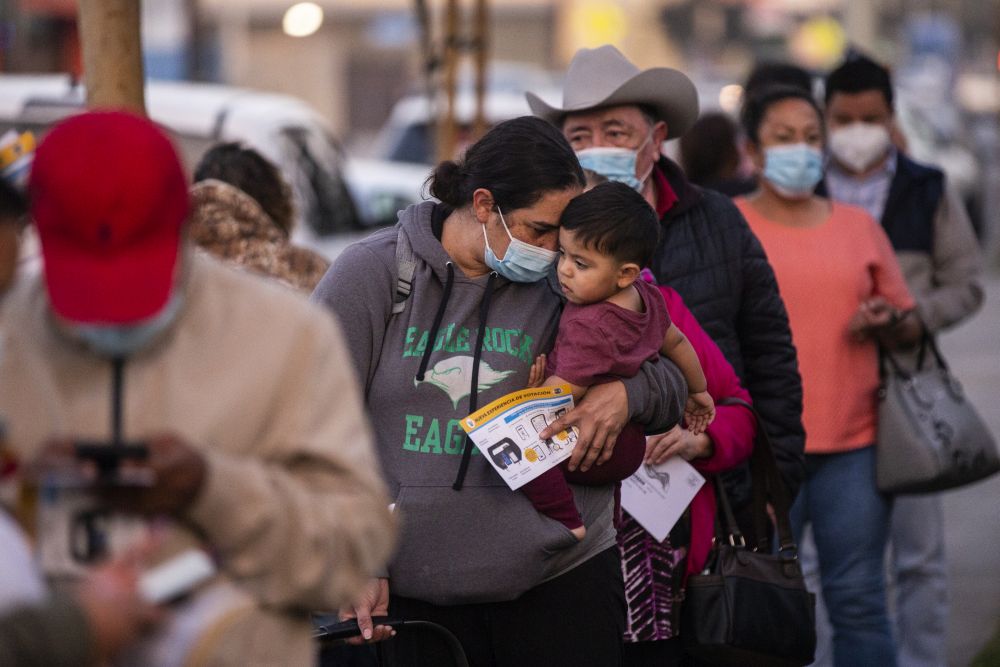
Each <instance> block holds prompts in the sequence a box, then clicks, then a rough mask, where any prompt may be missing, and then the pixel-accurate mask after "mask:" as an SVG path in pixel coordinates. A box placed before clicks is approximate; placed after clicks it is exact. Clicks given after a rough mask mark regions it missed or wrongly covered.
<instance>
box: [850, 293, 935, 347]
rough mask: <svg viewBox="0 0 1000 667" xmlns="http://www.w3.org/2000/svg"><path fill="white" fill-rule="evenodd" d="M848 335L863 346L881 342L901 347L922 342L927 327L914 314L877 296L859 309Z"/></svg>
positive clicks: (889, 345)
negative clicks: (873, 341) (921, 338)
mask: <svg viewBox="0 0 1000 667" xmlns="http://www.w3.org/2000/svg"><path fill="white" fill-rule="evenodd" d="M848 331H850V333H851V335H852V336H853V337H854V339H855V340H857V341H859V342H863V341H866V340H868V339H870V338H877V339H878V341H879V342H880V343H882V344H883V345H886V346H888V347H898V346H901V345H908V344H911V343H914V342H916V341H917V340H919V339H920V336H921V334H922V333H923V325H922V324H921V323H920V318H919V317H917V314H916V313H915V312H914V311H912V310H911V311H907V312H904V311H901V310H899V309H898V308H896V307H895V306H893V305H892V304H890V303H889V302H888V301H886V300H885V299H883V298H882V297H880V296H876V297H872V298H871V299H868V300H867V301H865V302H864V303H862V304H861V305H860V306H858V310H857V311H856V312H855V313H854V316H853V317H852V318H851V321H850V323H849V324H848Z"/></svg>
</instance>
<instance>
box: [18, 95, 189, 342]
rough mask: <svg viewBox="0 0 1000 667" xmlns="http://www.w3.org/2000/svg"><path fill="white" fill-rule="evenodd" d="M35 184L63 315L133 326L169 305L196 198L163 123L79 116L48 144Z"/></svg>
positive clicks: (34, 201) (39, 154) (45, 252)
mask: <svg viewBox="0 0 1000 667" xmlns="http://www.w3.org/2000/svg"><path fill="white" fill-rule="evenodd" d="M28 188H29V193H30V196H31V212H32V217H33V219H34V222H35V226H36V227H37V228H38V237H39V240H40V241H41V245H42V256H43V258H44V260H45V284H46V287H47V289H48V293H49V301H50V303H51V306H52V310H53V311H55V313H56V314H57V315H59V316H60V317H63V318H65V319H67V320H70V321H73V322H80V323H88V324H128V323H134V322H139V321H141V320H144V319H147V318H149V317H152V316H153V315H156V314H157V313H158V312H159V311H160V310H162V309H163V307H164V306H165V305H166V304H167V301H168V300H169V298H170V294H171V292H172V290H173V288H174V283H175V277H176V276H175V274H176V268H177V261H178V256H179V252H180V243H181V230H182V228H183V226H184V224H185V221H186V219H187V215H188V193H187V182H186V180H185V177H184V170H183V168H182V167H181V163H180V160H179V159H178V157H177V153H176V151H175V150H174V147H173V145H172V144H171V142H170V139H168V138H167V136H166V135H165V134H164V133H163V132H162V131H161V130H160V129H159V128H157V127H156V125H154V124H153V123H152V122H150V121H149V120H147V119H146V118H143V117H141V116H137V115H134V114H131V113H128V112H124V111H96V112H89V113H84V114H80V115H78V116H73V117H72V118H70V119H68V120H66V121H64V122H62V123H60V124H58V125H56V126H55V127H54V128H53V129H52V130H51V131H50V132H49V133H48V135H47V136H46V137H45V139H44V140H43V141H42V143H41V144H40V145H39V147H38V150H37V151H36V153H35V162H34V165H33V167H32V170H31V180H30V183H29V186H28Z"/></svg>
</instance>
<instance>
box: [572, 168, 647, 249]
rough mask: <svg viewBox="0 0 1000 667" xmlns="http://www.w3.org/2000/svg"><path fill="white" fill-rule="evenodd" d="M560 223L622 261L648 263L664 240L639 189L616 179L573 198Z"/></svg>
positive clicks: (588, 244)
mask: <svg viewBox="0 0 1000 667" xmlns="http://www.w3.org/2000/svg"><path fill="white" fill-rule="evenodd" d="M559 224H560V226H561V227H562V228H563V229H567V230H570V231H572V232H573V234H574V235H575V236H576V238H577V240H578V241H579V242H580V243H582V244H583V245H585V246H587V247H588V248H593V249H595V250H597V251H598V252H600V253H602V254H605V255H610V256H611V257H614V258H615V260H617V261H619V262H635V263H636V264H638V265H639V266H646V265H647V264H649V260H650V259H652V257H653V252H654V251H655V250H656V244H657V243H658V242H659V240H660V222H659V220H657V219H656V213H655V212H654V211H653V208H652V207H651V206H650V205H649V203H648V202H647V201H646V200H645V199H644V198H643V196H642V195H640V194H639V193H638V192H636V191H635V190H633V189H632V188H630V187H629V186H627V185H625V184H624V183H618V182H616V181H610V182H608V183H601V184H599V185H596V186H594V188H593V189H591V190H588V191H587V192H584V193H583V194H582V195H580V196H579V197H575V198H573V200H572V201H570V203H569V206H567V207H566V209H565V210H564V211H563V214H562V217H561V218H560V219H559Z"/></svg>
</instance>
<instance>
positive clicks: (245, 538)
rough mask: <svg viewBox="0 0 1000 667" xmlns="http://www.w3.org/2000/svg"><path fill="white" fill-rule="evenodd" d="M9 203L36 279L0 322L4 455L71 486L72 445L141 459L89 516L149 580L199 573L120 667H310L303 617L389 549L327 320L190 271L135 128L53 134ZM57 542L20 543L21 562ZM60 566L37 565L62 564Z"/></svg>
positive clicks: (166, 154) (204, 263)
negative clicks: (123, 527)
mask: <svg viewBox="0 0 1000 667" xmlns="http://www.w3.org/2000/svg"><path fill="white" fill-rule="evenodd" d="M95 156H101V158H102V161H101V164H100V165H99V168H98V167H97V166H96V165H95V164H94V161H93V160H94V157H95ZM29 192H30V197H31V216H32V221H33V222H34V224H35V226H36V227H37V229H38V234H39V238H40V240H41V247H42V252H43V255H44V259H45V265H44V274H42V275H36V276H28V277H26V278H25V279H24V280H20V281H18V283H17V285H16V286H15V288H14V289H13V290H12V291H11V292H10V294H9V295H8V297H7V298H6V299H5V301H4V304H3V312H2V319H0V325H2V327H3V331H4V335H5V338H4V347H3V356H2V359H0V379H2V382H0V415H2V416H3V418H4V420H5V422H6V427H7V429H6V434H7V439H8V443H9V446H10V448H11V449H12V451H13V453H14V454H15V455H16V456H17V457H18V459H19V460H20V461H29V462H31V461H37V465H39V466H41V467H45V466H46V465H47V464H48V465H50V466H52V467H53V468H54V467H55V466H56V465H58V466H60V467H59V468H58V471H59V472H71V473H74V474H75V475H77V476H78V477H79V476H85V475H86V474H87V471H88V469H89V470H92V468H90V466H89V465H88V463H89V462H84V461H81V460H80V459H79V458H78V456H76V448H75V443H77V442H79V441H80V440H81V439H82V440H86V441H89V442H96V443H108V447H111V446H116V445H119V444H121V442H122V441H124V440H127V441H129V442H140V443H142V444H143V445H144V447H145V451H146V456H145V458H144V459H143V460H142V461H141V463H140V462H129V463H127V464H125V465H127V466H128V469H135V470H138V471H139V472H143V471H144V472H146V473H147V477H148V480H149V483H148V484H147V485H145V486H135V485H133V486H112V487H110V488H106V490H104V491H102V495H101V498H103V500H104V502H105V503H106V509H109V510H110V511H112V515H111V516H112V517H113V516H114V515H130V516H133V517H141V519H143V520H145V522H146V525H151V524H152V523H155V524H157V525H158V526H159V525H161V524H162V530H163V540H162V544H161V545H160V547H159V548H158V549H157V552H156V554H154V557H153V559H152V563H153V564H154V565H155V564H158V563H159V562H162V560H164V559H165V558H167V557H168V556H169V555H173V554H176V553H178V552H179V551H181V550H184V549H188V548H202V549H205V550H208V551H210V552H211V553H212V555H213V556H214V557H215V559H216V562H217V567H218V570H219V573H220V574H219V576H218V577H216V578H215V580H214V581H213V582H211V583H209V584H207V585H206V587H204V588H203V589H202V590H200V591H199V592H198V593H196V594H195V595H193V596H192V597H191V598H190V599H189V600H188V601H187V602H185V603H183V606H182V607H179V608H177V609H175V613H173V614H171V617H170V618H169V619H168V620H167V622H166V624H165V625H164V626H163V627H162V628H161V631H160V632H158V633H157V634H156V635H154V636H152V637H150V638H149V640H148V641H146V642H143V643H142V644H140V645H138V646H136V647H133V648H132V649H131V651H130V652H129V654H128V655H127V656H126V657H125V658H123V660H124V662H125V663H126V664H144V665H145V664H148V665H154V664H159V663H158V660H157V659H156V658H155V656H156V655H157V654H158V653H160V655H161V658H162V654H163V653H166V654H167V655H168V656H169V657H170V659H171V660H181V659H183V656H185V655H188V654H189V653H190V652H191V651H194V650H195V649H197V652H198V654H199V655H200V656H202V657H204V659H205V660H206V661H207V662H208V663H209V664H283V665H311V664H312V663H313V662H314V654H315V647H314V646H313V641H312V629H311V625H310V623H309V619H308V616H307V613H306V612H307V611H308V610H313V609H315V610H321V609H329V608H336V607H337V606H339V605H340V604H341V603H343V602H344V601H345V600H347V599H350V598H352V597H353V596H354V595H356V594H357V592H358V591H359V590H360V589H361V588H362V586H363V584H364V582H365V581H367V578H368V577H369V576H370V574H371V572H372V570H373V569H374V568H377V567H379V565H380V564H381V563H382V562H383V561H384V559H385V558H386V557H387V556H388V553H389V550H390V548H391V546H392V541H393V540H392V536H393V530H392V525H393V522H392V517H391V516H390V514H389V511H388V509H387V500H386V498H385V495H384V487H383V486H382V484H381V482H380V480H379V479H378V471H377V463H376V461H375V458H374V455H373V451H372V448H371V436H370V427H369V425H368V423H367V421H366V419H365V416H364V411H363V407H362V404H361V399H360V395H359V391H358V389H357V385H356V381H355V379H354V376H353V374H352V372H351V370H350V364H349V362H348V361H347V358H346V352H345V348H344V342H343V338H342V336H341V334H340V331H339V329H338V327H337V325H336V323H335V321H334V320H333V319H332V318H330V317H329V316H328V314H326V313H323V312H322V311H320V310H318V309H316V308H315V307H313V306H311V305H310V304H309V303H308V302H307V301H306V299H305V298H303V297H301V296H299V295H297V294H294V293H293V292H291V291H290V290H287V289H284V288H281V287H278V286H275V285H273V284H269V283H268V282H267V281H265V280H263V279H261V278H258V277H256V276H252V275H249V274H246V273H243V272H237V271H234V270H232V269H231V268H228V267H226V266H223V265H222V264H221V263H219V262H218V261H216V260H215V259H213V258H211V257H208V256H206V255H204V254H195V253H193V252H192V250H191V247H190V246H189V245H188V244H187V243H186V241H185V226H186V220H187V216H188V212H189V208H188V194H187V185H186V183H185V179H184V174H183V170H182V168H181V165H180V162H179V159H178V157H177V154H176V152H175V151H174V148H173V146H172V145H171V144H170V141H169V139H167V137H166V136H165V135H164V134H163V133H162V132H161V131H160V130H159V129H158V128H157V127H156V126H155V125H154V124H153V123H151V122H150V121H148V120H147V119H144V118H140V117H138V116H135V115H132V114H129V113H124V112H110V111H106V112H88V113H84V114H80V115H77V116H73V117H72V118H70V119H69V120H66V121H64V122H62V123H60V124H59V125H57V126H55V127H54V128H53V129H52V130H51V131H50V132H49V134H48V135H47V136H46V138H45V140H44V141H43V142H42V144H41V145H40V146H39V148H38V150H37V152H36V156H35V162H34V166H33V168H32V174H31V179H30V187H29ZM330 396H336V397H337V398H336V401H335V402H332V403H331V402H330V401H329V400H328V398H329V397H330ZM113 414H115V415H118V416H119V417H120V420H119V421H120V425H121V428H120V429H119V428H118V427H117V426H116V425H115V424H111V423H109V422H111V421H112V420H109V416H110V415H113ZM104 488H105V487H102V489H104ZM133 522H134V523H135V522H140V520H138V519H133ZM140 523H141V522H140ZM74 525H75V524H74ZM109 525H110V527H109V528H108V529H107V530H106V531H105V530H102V529H101V528H100V526H94V532H95V533H96V534H95V535H94V538H93V539H94V540H96V541H97V543H98V544H107V543H111V544H115V543H116V535H115V534H114V524H113V523H109ZM49 527H51V530H49V529H48V528H49ZM65 527H66V526H60V524H58V523H54V524H51V526H49V525H48V524H46V527H43V528H42V529H40V530H39V531H38V540H39V543H40V544H41V545H42V550H43V552H44V551H45V549H44V547H45V545H47V544H52V545H56V546H55V547H53V548H52V549H50V550H49V553H52V551H53V550H55V549H57V548H58V545H59V544H60V543H61V542H60V539H61V538H60V536H61V535H63V534H64V533H63V532H62V529H63V528H65ZM88 534H89V533H88ZM69 551H70V553H63V554H55V555H56V556H60V558H61V561H63V562H68V563H69V564H76V565H78V564H79V560H80V556H79V554H78V553H77V551H76V549H75V548H74V549H72V550H69ZM43 566H45V568H46V569H45V574H46V575H52V574H58V573H57V572H54V571H52V570H50V569H48V566H47V565H46V560H45V559H44V558H43ZM200 613H204V614H206V615H205V616H201V617H197V616H192V614H200ZM191 618H197V623H192V622H191V620H190V619H191ZM186 619H187V620H186ZM185 638H186V639H187V641H184V639H185ZM175 642H181V645H180V646H178V645H175Z"/></svg>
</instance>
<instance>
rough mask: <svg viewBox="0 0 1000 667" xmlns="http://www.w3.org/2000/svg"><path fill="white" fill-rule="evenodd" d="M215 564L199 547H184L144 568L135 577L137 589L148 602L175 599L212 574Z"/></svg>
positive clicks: (162, 603)
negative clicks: (136, 577)
mask: <svg viewBox="0 0 1000 667" xmlns="http://www.w3.org/2000/svg"><path fill="white" fill-rule="evenodd" d="M215 573H216V568H215V563H213V562H212V559H211V558H210V557H209V555H208V554H207V553H205V552H204V551H202V550H201V549H188V550H187V551H184V552H182V553H181V554H180V555H178V556H175V557H173V558H171V559H170V560H168V561H166V562H164V563H160V564H159V565H157V566H156V567H154V568H152V569H150V570H147V571H146V572H145V573H143V575H142V576H141V577H140V578H139V592H140V593H141V594H142V597H143V599H145V600H146V601H147V602H149V603H151V604H156V605H164V604H170V603H171V602H175V601H177V600H179V599H180V598H182V597H184V596H185V595H187V594H188V593H190V592H191V591H193V590H194V589H195V588H197V587H198V586H200V585H201V584H203V583H205V582H206V581H208V580H209V579H211V578H212V577H214V576H215Z"/></svg>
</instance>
